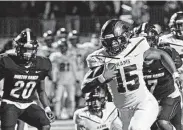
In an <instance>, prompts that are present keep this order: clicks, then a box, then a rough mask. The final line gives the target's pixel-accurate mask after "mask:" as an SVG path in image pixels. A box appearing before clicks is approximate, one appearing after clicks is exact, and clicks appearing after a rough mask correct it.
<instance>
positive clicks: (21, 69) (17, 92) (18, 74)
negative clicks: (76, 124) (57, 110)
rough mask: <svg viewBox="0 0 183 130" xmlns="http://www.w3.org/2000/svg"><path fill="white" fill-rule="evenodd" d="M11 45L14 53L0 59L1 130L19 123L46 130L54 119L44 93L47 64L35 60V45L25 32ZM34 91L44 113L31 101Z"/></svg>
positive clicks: (36, 58) (32, 36)
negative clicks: (1, 82) (0, 84)
mask: <svg viewBox="0 0 183 130" xmlns="http://www.w3.org/2000/svg"><path fill="white" fill-rule="evenodd" d="M14 41H15V42H16V53H14V54H7V55H4V56H2V57H1V58H0V70H1V74H0V78H1V79H2V78H4V87H3V91H4V93H3V97H2V104H1V128H2V130H14V128H15V125H16V122H17V120H18V119H20V120H22V121H24V122H26V123H28V124H29V125H32V126H34V127H36V128H37V129H39V130H49V129H50V122H52V121H54V115H53V113H52V111H51V109H50V107H49V102H48V99H47V95H46V93H45V87H44V79H45V77H46V76H49V75H50V71H51V68H52V66H51V62H50V60H49V59H47V58H43V57H40V56H36V52H37V47H38V41H37V40H36V37H35V36H34V35H33V32H32V31H31V30H30V29H29V28H27V29H25V30H23V31H22V32H21V33H20V34H19V35H18V36H17V37H16V38H15V39H14ZM35 91H37V93H38V95H39V99H40V101H41V103H42V105H43V108H44V109H42V108H41V107H40V106H39V105H37V104H36V103H35V102H34V101H33V98H34V96H35Z"/></svg>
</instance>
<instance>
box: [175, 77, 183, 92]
mask: <svg viewBox="0 0 183 130" xmlns="http://www.w3.org/2000/svg"><path fill="white" fill-rule="evenodd" d="M174 81H175V83H176V84H177V86H178V87H179V89H180V90H182V85H183V80H181V79H180V77H177V78H174Z"/></svg>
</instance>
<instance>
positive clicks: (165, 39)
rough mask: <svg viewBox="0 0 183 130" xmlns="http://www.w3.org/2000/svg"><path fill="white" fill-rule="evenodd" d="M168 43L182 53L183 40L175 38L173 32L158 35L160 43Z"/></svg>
mask: <svg viewBox="0 0 183 130" xmlns="http://www.w3.org/2000/svg"><path fill="white" fill-rule="evenodd" d="M164 43H166V44H169V45H170V47H172V48H174V49H175V50H176V51H177V52H178V53H179V54H180V55H183V40H180V39H177V38H175V36H174V35H173V34H167V35H163V36H161V37H160V44H164Z"/></svg>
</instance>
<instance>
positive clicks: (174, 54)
mask: <svg viewBox="0 0 183 130" xmlns="http://www.w3.org/2000/svg"><path fill="white" fill-rule="evenodd" d="M165 51H166V52H167V53H168V54H169V55H170V57H171V58H172V60H173V61H174V63H175V66H176V68H180V67H181V66H182V60H181V57H180V55H179V53H178V52H177V51H176V50H175V49H174V48H171V47H165Z"/></svg>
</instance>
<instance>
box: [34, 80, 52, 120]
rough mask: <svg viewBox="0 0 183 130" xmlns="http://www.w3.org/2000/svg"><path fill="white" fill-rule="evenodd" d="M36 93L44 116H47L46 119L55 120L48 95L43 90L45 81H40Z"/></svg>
mask: <svg viewBox="0 0 183 130" xmlns="http://www.w3.org/2000/svg"><path fill="white" fill-rule="evenodd" d="M37 92H38V95H39V100H40V102H41V103H42V105H43V107H44V110H45V113H46V116H47V117H48V119H49V120H50V122H53V121H54V120H55V116H54V114H53V112H52V111H51V109H50V107H49V106H50V103H49V100H48V96H47V94H46V92H45V83H44V80H42V81H41V83H40V87H39V88H38V89H37Z"/></svg>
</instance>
